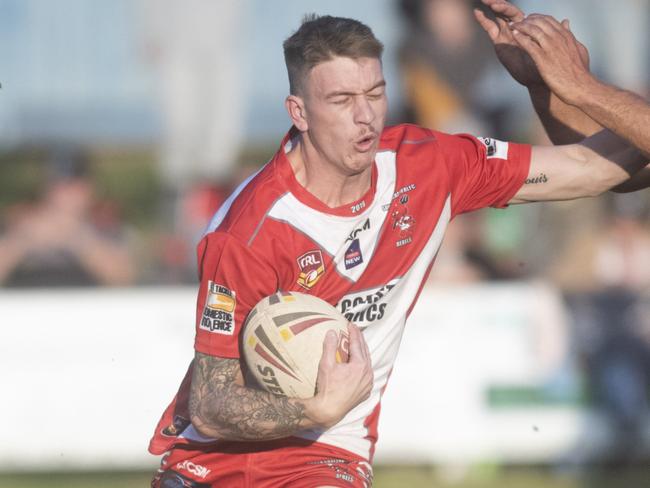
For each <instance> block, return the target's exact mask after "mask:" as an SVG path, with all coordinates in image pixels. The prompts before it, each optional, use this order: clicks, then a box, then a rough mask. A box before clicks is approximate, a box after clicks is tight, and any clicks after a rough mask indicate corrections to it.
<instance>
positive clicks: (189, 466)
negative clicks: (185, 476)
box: [176, 459, 210, 479]
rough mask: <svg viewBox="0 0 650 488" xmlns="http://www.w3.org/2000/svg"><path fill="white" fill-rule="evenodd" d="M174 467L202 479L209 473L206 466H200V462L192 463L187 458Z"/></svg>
mask: <svg viewBox="0 0 650 488" xmlns="http://www.w3.org/2000/svg"><path fill="white" fill-rule="evenodd" d="M176 469H179V470H184V471H187V472H188V473H190V474H193V475H194V476H198V477H199V478H202V479H205V477H206V476H207V475H209V474H210V470H209V469H208V468H206V467H205V466H201V465H200V464H196V463H193V462H192V461H190V460H188V459H186V460H185V461H181V462H180V463H178V464H177V465H176Z"/></svg>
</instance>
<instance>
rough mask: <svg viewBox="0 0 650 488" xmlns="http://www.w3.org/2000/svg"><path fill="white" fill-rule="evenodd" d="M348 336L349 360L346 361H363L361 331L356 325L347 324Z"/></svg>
mask: <svg viewBox="0 0 650 488" xmlns="http://www.w3.org/2000/svg"><path fill="white" fill-rule="evenodd" d="M348 334H349V335H350V359H349V360H348V361H349V362H352V361H353V360H354V361H363V360H364V352H365V351H364V350H363V336H362V335H361V331H360V330H359V328H358V327H357V326H356V325H354V324H353V323H352V322H349V323H348Z"/></svg>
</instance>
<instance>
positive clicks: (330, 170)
mask: <svg viewBox="0 0 650 488" xmlns="http://www.w3.org/2000/svg"><path fill="white" fill-rule="evenodd" d="M297 141H298V142H297V144H296V145H295V146H294V147H293V148H292V149H291V151H290V152H289V153H288V154H287V158H288V159H289V163H290V164H291V168H292V169H293V173H294V175H295V176H296V180H297V181H298V183H300V184H301V185H302V186H303V187H304V188H305V189H306V190H307V191H309V193H311V194H312V195H314V196H315V197H316V198H318V199H319V200H320V201H321V202H323V203H324V204H325V205H327V206H328V207H330V208H336V207H340V206H342V205H346V204H348V203H352V202H354V201H356V200H359V199H360V198H361V197H362V196H363V195H365V193H366V192H367V191H368V189H370V185H371V179H372V166H369V167H368V168H366V169H364V170H362V171H361V172H359V173H353V174H350V173H346V172H345V171H343V170H342V169H341V168H339V167H338V166H336V165H335V164H333V163H331V162H330V161H328V160H327V159H326V158H325V157H324V155H323V154H322V153H320V152H319V151H318V149H317V148H316V147H314V145H313V144H311V142H310V141H309V138H308V137H307V136H305V135H304V134H300V135H299V136H298V137H297Z"/></svg>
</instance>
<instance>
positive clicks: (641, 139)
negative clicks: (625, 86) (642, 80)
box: [575, 77, 650, 155]
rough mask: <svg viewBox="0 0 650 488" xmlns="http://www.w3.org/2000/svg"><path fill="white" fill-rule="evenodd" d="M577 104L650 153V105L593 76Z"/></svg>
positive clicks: (592, 116)
mask: <svg viewBox="0 0 650 488" xmlns="http://www.w3.org/2000/svg"><path fill="white" fill-rule="evenodd" d="M575 105H576V106H577V107H579V108H580V109H581V110H582V111H583V112H584V113H586V114H587V115H588V116H589V117H591V118H592V119H593V120H595V121H597V122H598V123H599V124H601V125H602V126H603V127H606V128H608V129H609V130H611V131H612V132H614V133H615V134H617V135H618V136H620V137H622V138H624V139H625V140H627V141H628V142H630V143H631V144H632V145H634V146H635V147H637V148H639V149H640V150H641V151H643V152H645V153H646V154H647V155H650V104H649V103H648V101H647V100H644V99H643V98H642V97H640V96H638V95H636V94H635V93H632V92H629V91H626V90H622V89H620V88H617V87H615V86H611V85H607V84H605V83H603V82H601V81H600V80H598V79H596V78H593V77H591V78H590V80H589V82H588V83H587V84H586V85H585V86H584V90H583V91H582V93H581V94H580V96H578V97H576V100H575Z"/></svg>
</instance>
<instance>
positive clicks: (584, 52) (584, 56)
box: [576, 40, 590, 69]
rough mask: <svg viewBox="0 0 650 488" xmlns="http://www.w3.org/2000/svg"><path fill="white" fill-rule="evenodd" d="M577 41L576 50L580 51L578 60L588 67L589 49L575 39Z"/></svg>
mask: <svg viewBox="0 0 650 488" xmlns="http://www.w3.org/2000/svg"><path fill="white" fill-rule="evenodd" d="M576 42H577V43H578V51H579V52H580V61H582V64H583V66H584V67H585V68H587V69H589V64H590V59H589V49H587V46H585V45H584V44H583V43H581V42H580V41H578V40H576Z"/></svg>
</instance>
